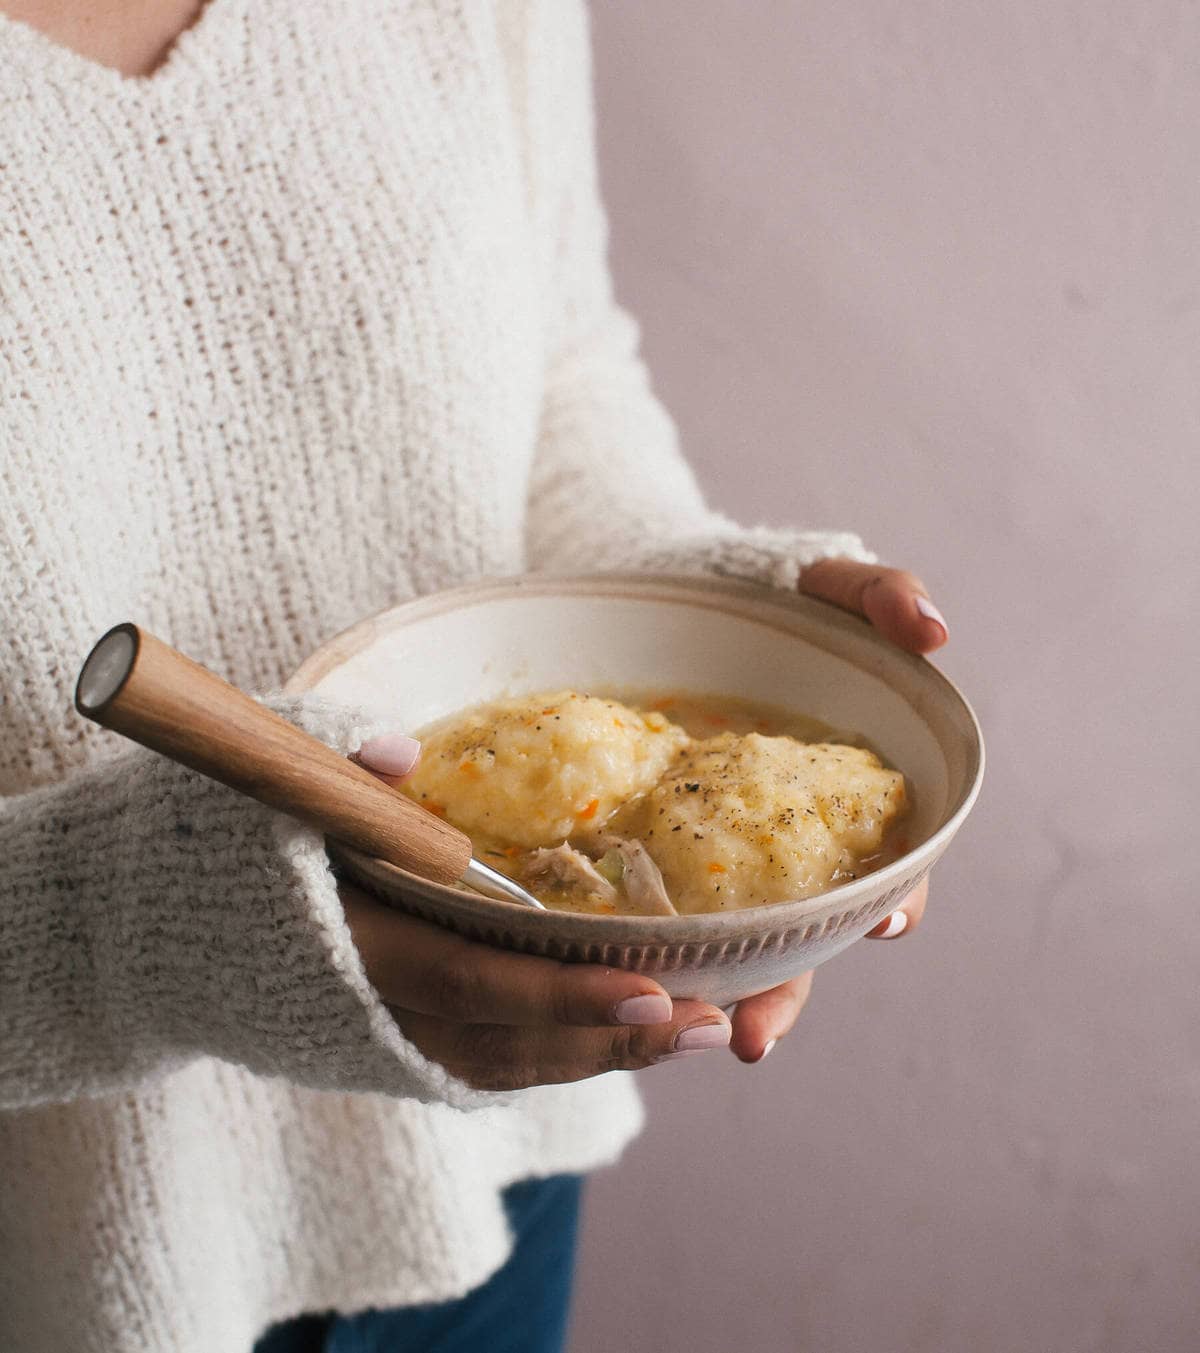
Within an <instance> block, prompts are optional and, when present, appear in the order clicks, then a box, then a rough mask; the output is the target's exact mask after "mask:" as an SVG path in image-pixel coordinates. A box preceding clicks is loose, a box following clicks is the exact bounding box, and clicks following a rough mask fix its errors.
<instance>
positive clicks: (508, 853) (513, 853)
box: [504, 846, 521, 860]
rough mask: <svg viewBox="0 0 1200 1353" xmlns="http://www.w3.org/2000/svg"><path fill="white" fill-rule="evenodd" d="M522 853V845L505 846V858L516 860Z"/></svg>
mask: <svg viewBox="0 0 1200 1353" xmlns="http://www.w3.org/2000/svg"><path fill="white" fill-rule="evenodd" d="M520 853H521V847H520V846H505V847H504V858H505V859H506V860H515V859H516V858H517V856H518V855H520Z"/></svg>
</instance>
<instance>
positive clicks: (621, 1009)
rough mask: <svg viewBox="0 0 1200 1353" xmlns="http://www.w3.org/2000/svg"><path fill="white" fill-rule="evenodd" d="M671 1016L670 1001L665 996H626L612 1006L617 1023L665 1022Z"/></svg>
mask: <svg viewBox="0 0 1200 1353" xmlns="http://www.w3.org/2000/svg"><path fill="white" fill-rule="evenodd" d="M670 1018H671V1002H670V1001H669V1000H668V999H667V997H666V996H655V995H653V994H651V995H648V996H627V997H626V998H625V999H624V1000H623V1001H618V1002H617V1004H616V1006H615V1007H614V1008H613V1019H614V1020H616V1022H617V1023H618V1024H665V1023H666V1022H667V1020H669V1019H670Z"/></svg>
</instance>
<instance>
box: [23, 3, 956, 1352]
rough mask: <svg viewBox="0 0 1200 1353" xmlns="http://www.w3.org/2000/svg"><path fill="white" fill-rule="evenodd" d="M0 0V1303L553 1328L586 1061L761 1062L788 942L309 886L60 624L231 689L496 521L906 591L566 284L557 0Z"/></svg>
mask: <svg viewBox="0 0 1200 1353" xmlns="http://www.w3.org/2000/svg"><path fill="white" fill-rule="evenodd" d="M0 14H3V15H4V16H5V17H3V18H0V69H2V70H3V72H4V75H3V81H2V83H0V114H2V115H0V163H2V164H3V165H4V167H3V169H0V182H2V184H3V189H2V191H3V193H4V196H5V199H6V200H5V204H4V206H5V210H4V212H3V213H0V407H2V408H3V410H4V418H3V422H2V423H0V450H2V452H3V476H4V492H3V498H2V500H0V559H2V563H3V576H4V578H5V579H6V592H7V600H8V603H9V613H10V616H12V617H13V618H12V622H11V626H10V629H11V634H10V643H9V645H8V647H7V649H6V652H5V654H4V657H3V659H0V663H2V667H0V676H2V679H3V688H4V691H5V695H6V700H5V703H4V706H3V714H2V717H3V734H4V736H3V739H0V793H3V794H4V795H5V796H6V797H5V800H4V812H3V815H2V816H0V844H2V846H3V857H2V858H3V863H2V864H0V889H2V891H3V898H4V906H3V911H2V913H0V916H2V924H3V934H2V935H0V953H2V955H3V957H2V959H0V963H2V965H3V968H2V972H3V977H2V986H0V993H2V996H3V1001H4V1019H3V1021H2V1022H0V1025H2V1027H0V1039H2V1040H3V1049H2V1054H0V1068H2V1070H0V1085H2V1093H3V1104H4V1106H5V1110H4V1112H3V1114H0V1179H2V1180H3V1182H2V1183H0V1190H3V1193H2V1196H3V1206H2V1207H0V1246H2V1247H3V1248H2V1257H0V1273H2V1276H0V1284H3V1287H2V1288H0V1346H3V1347H6V1348H7V1347H12V1348H21V1349H24V1350H31V1351H32V1350H42V1349H46V1350H49V1349H54V1350H61V1349H72V1350H74V1349H92V1348H94V1349H103V1350H105V1353H131V1351H132V1350H135V1349H136V1350H149V1349H153V1350H155V1353H162V1351H163V1350H196V1353H201V1350H202V1351H203V1353H214V1350H230V1353H233V1351H234V1350H237V1351H238V1353H240V1351H241V1350H246V1349H249V1348H250V1347H251V1346H252V1345H253V1344H254V1343H255V1341H256V1339H258V1338H259V1337H260V1336H262V1334H263V1331H264V1330H265V1329H266V1327H267V1326H268V1325H270V1324H271V1323H272V1322H277V1321H284V1322H287V1323H285V1324H283V1325H281V1326H279V1327H278V1328H276V1329H275V1330H273V1331H272V1333H271V1334H270V1335H268V1336H266V1337H265V1338H264V1339H263V1342H262V1347H263V1348H267V1347H270V1348H275V1349H283V1348H288V1349H298V1348H308V1347H312V1348H349V1347H355V1348H361V1347H372V1348H375V1347H378V1348H384V1347H401V1346H403V1347H422V1346H427V1345H428V1344H429V1343H430V1341H431V1340H432V1339H433V1338H434V1337H435V1335H434V1334H433V1333H432V1332H431V1331H432V1330H433V1329H434V1327H436V1329H437V1334H436V1338H437V1339H440V1340H442V1342H439V1343H438V1345H437V1346H438V1347H439V1348H442V1347H455V1348H460V1347H461V1348H468V1347H484V1346H486V1347H488V1348H491V1349H496V1348H501V1347H504V1346H505V1345H504V1344H503V1343H502V1341H501V1338H500V1335H499V1333H498V1331H501V1330H506V1331H508V1336H509V1337H510V1338H511V1346H512V1347H514V1348H516V1347H519V1348H523V1349H536V1348H543V1347H544V1348H554V1347H557V1346H559V1344H560V1342H561V1330H562V1325H563V1321H564V1313H565V1302H566V1293H567V1288H568V1282H569V1248H570V1247H569V1241H570V1236H571V1234H572V1227H573V1222H574V1209H575V1203H576V1197H577V1188H576V1186H575V1184H574V1183H573V1181H574V1179H575V1178H576V1177H577V1176H578V1175H580V1174H581V1173H583V1172H586V1171H587V1170H590V1169H592V1168H594V1167H595V1166H597V1165H599V1164H601V1163H604V1162H606V1161H610V1160H613V1159H614V1158H615V1157H616V1156H617V1155H618V1154H619V1152H620V1150H621V1149H622V1147H623V1146H624V1145H625V1143H626V1142H627V1141H628V1140H629V1139H630V1137H631V1136H632V1135H633V1134H634V1132H635V1131H636V1130H637V1127H638V1123H639V1112H640V1111H639V1108H638V1104H637V1100H636V1096H635V1092H634V1090H633V1088H632V1084H631V1081H630V1080H629V1078H627V1077H613V1076H601V1075H600V1074H599V1073H601V1072H604V1071H608V1070H611V1069H614V1068H629V1069H633V1068H640V1067H645V1066H648V1065H650V1064H651V1063H653V1062H656V1061H658V1060H660V1059H661V1058H663V1057H667V1056H672V1055H675V1054H677V1053H678V1052H680V1051H684V1050H688V1049H693V1050H702V1049H705V1048H707V1049H713V1048H719V1047H723V1046H730V1047H731V1048H732V1049H733V1051H734V1053H735V1054H736V1055H737V1056H738V1057H740V1058H741V1059H742V1060H743V1061H746V1062H754V1061H757V1060H760V1059H761V1058H762V1057H763V1056H765V1054H766V1052H767V1051H769V1049H770V1046H771V1044H772V1043H773V1041H774V1040H775V1039H776V1038H778V1037H780V1036H781V1035H782V1034H784V1033H785V1032H786V1031H787V1030H788V1028H789V1027H790V1026H791V1024H792V1022H793V1021H794V1019H795V1018H796V1016H797V1014H798V1013H799V1010H800V1008H801V1006H802V1005H803V1002H804V999H805V996H806V994H807V990H808V983H807V980H804V979H802V980H799V981H797V982H793V983H789V984H788V985H787V986H785V987H781V988H778V989H777V990H775V991H772V992H768V993H765V994H764V995H762V996H759V997H756V998H754V999H753V1000H750V1001H745V1002H743V1003H742V1005H741V1006H740V1007H739V1009H738V1010H737V1012H736V1014H735V1015H734V1017H733V1020H732V1023H731V1021H730V1019H729V1018H728V1017H727V1016H726V1015H725V1014H724V1013H723V1012H722V1011H720V1010H717V1009H715V1008H713V1007H711V1006H707V1005H704V1004H701V1003H698V1002H692V1001H677V1002H675V1003H674V1004H673V1005H672V1003H671V1002H670V1001H669V999H668V998H667V997H666V995H665V993H664V992H662V990H661V989H660V988H659V987H658V986H657V985H656V984H655V983H654V982H652V981H649V980H647V979H645V978H643V977H639V976H637V975H635V974H628V973H620V972H608V971H605V970H601V969H591V968H585V967H573V968H564V967H560V966H558V965H556V964H553V963H550V962H548V961H543V960H538V959H533V958H528V957H519V956H514V955H506V954H501V953H497V952H492V951H490V950H488V949H486V948H482V947H479V946H475V945H471V944H468V943H466V942H464V941H461V940H456V939H452V938H450V937H448V936H445V935H443V934H442V933H441V932H439V931H437V930H435V929H432V928H430V927H427V926H425V925H423V924H421V923H420V922H417V921H414V920H411V919H407V918H403V917H399V916H396V915H394V914H392V913H390V912H386V911H384V910H382V909H380V908H378V907H376V906H375V905H374V904H372V903H371V902H370V901H369V900H367V899H366V898H364V897H362V896H361V895H358V894H355V893H353V892H352V891H350V890H347V889H343V890H342V891H341V892H340V893H339V891H338V888H337V886H336V884H335V882H334V880H333V878H332V876H331V874H330V872H329V867H328V862H327V860H326V857H325V855H324V852H323V849H322V843H321V841H320V840H319V838H317V837H316V836H315V834H313V833H311V832H308V831H305V830H303V829H300V828H298V827H296V826H295V825H293V824H290V823H288V822H285V821H284V820H282V819H280V818H278V817H276V816H275V815H273V814H270V813H268V812H266V811H265V810H261V811H260V810H259V809H257V808H255V807H253V806H249V807H248V806H247V805H246V804H245V803H243V802H241V801H239V800H237V799H236V797H235V796H233V795H231V794H230V793H228V792H226V791H225V790H223V789H221V788H220V787H217V786H215V785H212V784H208V783H204V782H201V781H200V780H199V779H198V778H197V777H195V776H193V775H191V774H189V773H187V772H184V771H183V770H181V769H180V768H178V767H175V766H173V765H170V764H168V763H166V762H162V761H159V760H156V759H154V758H152V757H150V756H148V755H143V754H140V753H136V752H134V753H129V752H126V751H123V750H122V749H120V748H117V747H115V746H113V742H112V740H111V739H110V738H108V737H106V735H104V734H102V733H98V732H97V731H96V730H94V729H91V728H89V727H85V726H84V725H83V723H82V721H81V720H79V719H78V718H77V717H76V716H75V715H74V714H73V713H72V712H71V710H70V690H71V682H72V678H73V675H74V672H75V670H76V669H77V667H78V664H79V661H80V659H81V657H82V655H83V654H84V653H85V652H86V650H87V648H88V647H89V645H90V643H91V641H92V640H93V639H94V638H95V637H96V636H97V635H98V634H99V633H100V632H101V631H103V630H104V629H105V628H106V627H107V626H108V625H109V624H111V623H112V622H114V621H118V620H122V619H125V618H129V617H135V618H137V619H138V620H139V621H142V622H144V623H145V624H147V625H148V626H149V627H150V628H152V629H154V630H156V631H157V632H159V633H161V634H163V635H164V636H165V637H167V638H169V639H170V640H171V641H172V642H174V643H175V644H177V645H178V646H179V647H181V648H182V649H183V650H184V651H186V652H188V653H190V654H192V655H194V656H195V657H197V658H198V659H199V660H201V661H203V662H206V663H207V664H209V665H211V666H213V667H214V668H216V669H217V670H219V671H221V672H222V673H223V674H225V675H226V676H228V677H229V678H230V679H231V680H233V681H235V682H237V683H238V684H240V685H242V686H243V687H245V688H248V689H252V690H257V691H260V692H269V691H271V690H272V689H274V688H275V687H277V686H278V685H279V683H280V681H281V680H282V679H283V678H284V677H285V676H286V674H287V673H288V672H289V671H290V670H291V669H293V668H294V667H295V665H296V664H297V662H298V661H299V660H300V659H301V658H302V657H303V656H304V655H305V653H306V652H308V651H310V650H311V649H312V648H313V647H314V646H315V645H316V644H317V643H318V642H319V641H320V640H321V639H323V638H324V637H326V636H328V635H329V634H330V633H333V632H335V631H337V630H339V629H341V628H343V627H344V626H345V625H346V624H348V623H349V622H351V621H353V620H354V619H356V618H358V617H360V616H362V615H364V614H368V613H370V612H372V611H375V610H378V609H380V608H382V607H384V606H386V605H389V604H393V603H395V602H396V601H398V600H402V599H404V598H405V597H409V596H413V595H416V594H418V593H421V592H425V591H429V590H433V589H436V588H441V587H446V586H450V585H453V584H455V583H459V582H463V581H466V580H468V579H471V578H476V577H479V576H481V575H489V574H490V575H497V574H511V573H513V572H517V571H519V570H521V569H522V568H536V569H559V570H584V569H587V570H590V569H603V568H610V567H614V566H621V567H637V568H648V569H674V570H683V569H687V570H714V571H717V572H720V573H726V574H729V573H732V574H739V575H743V576H747V577H751V578H757V579H760V580H762V581H765V582H769V583H771V584H773V585H776V586H782V587H795V586H800V587H801V588H802V589H803V590H805V591H807V592H809V593H811V594H812V595H815V596H822V597H826V598H828V599H830V600H832V601H834V602H836V603H838V604H840V605H843V606H846V607H848V608H850V609H853V610H858V611H861V612H862V613H863V614H865V615H866V616H867V617H868V618H869V619H870V620H872V621H873V622H874V623H875V624H876V625H877V626H879V627H880V629H881V630H883V632H884V633H886V634H887V635H888V636H889V637H890V638H892V639H894V640H895V641H896V642H897V643H900V644H902V645H904V646H905V647H908V648H910V649H912V650H914V651H918V652H924V651H928V650H930V649H933V648H935V647H937V646H938V645H939V644H940V643H942V642H943V641H944V639H945V626H944V623H943V622H942V621H941V619H940V617H939V616H938V613H937V611H936V608H934V607H933V605H932V603H931V602H929V600H928V597H927V596H926V595H925V592H924V589H923V588H922V586H921V585H920V583H919V582H918V581H917V580H916V579H914V578H912V577H911V576H910V575H908V574H905V573H901V572H897V571H895V570H890V569H884V568H880V567H879V566H877V565H876V564H875V563H874V561H873V558H872V556H870V555H869V554H867V553H866V552H865V551H864V550H863V548H862V547H861V545H860V544H859V542H858V541H857V539H856V538H855V537H853V536H849V535H845V534H836V533H828V532H787V531H774V530H763V529H755V530H743V529H740V528H738V527H737V526H735V525H734V524H733V523H731V522H730V521H728V520H727V519H726V518H724V517H722V516H720V515H719V514H717V513H715V512H713V511H711V510H710V509H708V508H707V507H706V506H705V505H704V503H703V501H702V499H701V497H700V495H699V493H698V491H697V489H696V486H695V483H694V481H693V479H692V476H691V474H690V472H689V471H688V469H687V467H686V465H685V463H684V462H683V460H682V459H681V458H680V456H679V453H678V451H677V449H676V446H675V442H674V436H673V431H672V428H671V424H670V422H669V421H668V419H667V417H666V416H665V414H664V413H663V411H662V410H661V408H660V407H659V406H658V405H657V404H656V403H655V401H654V399H653V397H652V395H651V393H650V391H649V388H648V385H647V381H646V377H645V373H644V371H643V369H642V367H641V365H640V363H639V361H638V358H637V354H636V333H635V330H634V328H633V326H632V324H631V323H630V322H629V321H628V319H627V318H626V317H624V316H623V315H622V314H621V312H620V311H619V310H618V309H616V307H615V306H614V303H613V301H612V297H611V292H610V285H609V279H608V276H607V272H606V268H605V264H604V222H603V216H602V213H601V209H600V206H599V202H598V198H597V194H596V184H595V172H594V164H593V149H592V132H591V103H590V94H589V82H588V66H587V62H588V58H587V45H586V44H587V34H586V16H585V14H584V13H583V12H582V9H581V7H580V5H578V4H577V3H575V2H574V0H540V2H539V0H509V2H507V3H494V4H490V3H483V2H482V0H480V2H479V3H466V4H450V3H441V4H439V3H433V2H432V0H426V2H425V3H411V4H402V3H397V0H354V3H352V4H351V3H348V4H346V5H344V6H301V5H296V4H294V3H293V0H211V3H210V4H209V5H208V6H207V7H205V8H204V9H203V11H202V12H201V11H200V6H199V5H198V4H197V3H196V2H195V0H170V3H162V2H161V0H114V2H113V3H112V4H110V5H109V6H108V7H107V8H105V9H104V10H102V11H100V10H97V7H96V6H95V5H94V4H91V3H88V2H87V0H65V2H64V0H57V2H56V3H53V4H52V3H50V2H49V0H0ZM431 660H434V658H433V657H431ZM276 706H277V707H279V708H283V709H285V711H286V712H287V713H288V714H289V715H290V717H293V718H295V719H297V720H298V721H300V722H302V723H304V724H305V726H307V727H309V728H310V729H311V730H313V731H314V732H316V733H317V734H318V735H320V736H322V737H324V738H325V739H326V740H327V741H329V742H330V743H332V744H333V745H335V746H337V747H338V748H339V749H340V750H342V751H344V752H347V753H349V752H354V751H358V753H359V754H360V756H361V757H362V758H363V759H364V761H366V762H367V763H368V764H370V765H373V766H374V767H375V768H376V769H379V770H382V771H385V772H390V773H393V774H396V773H403V772H404V770H405V769H406V768H408V767H410V766H411V764H412V762H413V757H414V754H415V748H414V747H413V745H412V744H411V741H410V740H407V739H405V738H404V737H403V736H400V735H398V734H397V733H396V731H395V730H387V729H385V728H382V727H380V726H379V725H377V724H372V723H370V722H368V721H366V720H364V718H362V717H359V716H357V715H356V714H355V713H353V712H350V711H344V710H334V709H330V708H328V707H323V706H320V705H316V704H313V703H312V702H309V703H306V704H303V705H301V706H296V705H293V704H287V703H286V702H279V701H277V702H276ZM923 904H924V895H923V892H922V893H921V894H914V895H912V896H911V897H910V898H909V899H907V901H906V902H905V904H904V906H903V908H902V910H901V911H899V912H898V913H896V914H895V915H894V916H893V917H892V918H890V919H889V920H888V921H887V922H885V923H884V924H883V925H882V926H881V927H880V928H879V932H878V933H879V934H880V936H881V937H891V936H894V935H896V934H899V933H901V932H902V931H903V930H905V929H911V928H912V926H913V925H914V924H915V922H916V921H917V920H918V919H919V917H920V913H921V910H922V908H923ZM535 1180H544V1181H547V1182H545V1183H543V1184H537V1183H534V1182H531V1181H535ZM506 1206H507V1209H508V1211H507V1214H506V1211H505V1208H506ZM510 1224H511V1227H512V1231H513V1232H514V1233H515V1239H516V1244H515V1248H514V1245H513V1239H514V1235H513V1234H512V1233H510V1229H509V1228H510ZM510 1252H511V1256H510ZM548 1255H557V1256H558V1261H557V1264H556V1265H553V1266H551V1265H550V1264H549V1260H548V1258H547V1256H548ZM364 1311H367V1312H369V1313H368V1314H365V1315H360V1316H358V1317H353V1313H355V1312H364ZM303 1312H312V1313H334V1314H318V1315H316V1316H314V1317H313V1318H312V1319H307V1320H299V1319H298V1317H299V1316H300V1315H301V1313H303ZM481 1322H486V1329H487V1335H486V1338H484V1339H483V1342H480V1339H481V1337H482V1336H480V1334H479V1329H480V1325H481ZM455 1340H457V1342H455Z"/></svg>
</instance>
